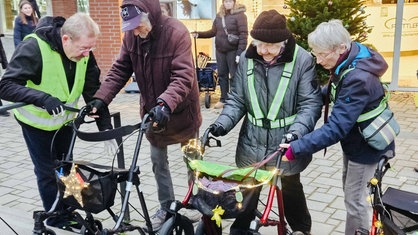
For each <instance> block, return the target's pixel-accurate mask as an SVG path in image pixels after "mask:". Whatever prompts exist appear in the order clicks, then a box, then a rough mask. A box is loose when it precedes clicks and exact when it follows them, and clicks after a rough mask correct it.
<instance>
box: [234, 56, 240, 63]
mask: <svg viewBox="0 0 418 235" xmlns="http://www.w3.org/2000/svg"><path fill="white" fill-rule="evenodd" d="M235 63H237V64H238V63H239V55H237V56H235Z"/></svg>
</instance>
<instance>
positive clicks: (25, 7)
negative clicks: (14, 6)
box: [13, 0, 38, 47]
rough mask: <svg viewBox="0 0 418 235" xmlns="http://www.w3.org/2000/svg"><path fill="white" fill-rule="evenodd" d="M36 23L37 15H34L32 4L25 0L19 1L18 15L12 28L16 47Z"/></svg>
mask: <svg viewBox="0 0 418 235" xmlns="http://www.w3.org/2000/svg"><path fill="white" fill-rule="evenodd" d="M37 23H38V17H36V15H35V12H34V11H33V8H32V4H31V3H30V2H28V1H26V0H23V1H21V2H20V4H19V15H18V16H16V19H15V24H14V28H13V41H14V44H15V47H17V45H18V44H19V43H20V42H21V41H22V40H23V38H25V37H26V35H28V34H30V33H32V31H33V30H34V29H35V27H36V24H37Z"/></svg>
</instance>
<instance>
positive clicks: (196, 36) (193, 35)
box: [191, 31, 199, 38]
mask: <svg viewBox="0 0 418 235" xmlns="http://www.w3.org/2000/svg"><path fill="white" fill-rule="evenodd" d="M191 34H192V37H194V38H198V37H199V33H197V32H196V31H194V32H191Z"/></svg>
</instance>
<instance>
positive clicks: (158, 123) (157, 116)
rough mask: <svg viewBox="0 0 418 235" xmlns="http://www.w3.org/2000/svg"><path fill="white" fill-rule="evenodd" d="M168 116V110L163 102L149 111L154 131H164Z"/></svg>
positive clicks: (169, 112)
mask: <svg viewBox="0 0 418 235" xmlns="http://www.w3.org/2000/svg"><path fill="white" fill-rule="evenodd" d="M170 114H171V110H170V108H169V107H168V106H167V105H166V104H165V103H164V102H163V101H159V102H158V104H157V106H155V107H154V108H152V109H151V110H150V111H149V115H150V117H151V120H152V122H153V123H152V127H153V129H154V131H163V130H164V129H165V126H166V125H167V122H168V121H169V120H170Z"/></svg>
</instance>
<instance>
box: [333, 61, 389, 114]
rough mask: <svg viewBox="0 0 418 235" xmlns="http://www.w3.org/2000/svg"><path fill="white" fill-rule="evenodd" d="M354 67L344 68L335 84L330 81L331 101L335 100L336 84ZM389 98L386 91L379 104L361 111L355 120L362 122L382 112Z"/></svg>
mask: <svg viewBox="0 0 418 235" xmlns="http://www.w3.org/2000/svg"><path fill="white" fill-rule="evenodd" d="M353 69H354V67H352V68H348V69H346V70H344V71H343V72H342V73H341V75H340V76H339V77H340V79H339V80H338V83H337V84H335V83H333V82H332V83H331V92H330V99H331V101H332V102H335V99H336V92H337V87H338V84H339V83H340V81H341V80H342V79H343V78H344V77H345V75H346V74H347V73H348V72H350V71H351V70H353ZM388 100H389V92H386V95H385V97H383V99H382V100H381V101H380V104H379V106H377V107H376V108H375V109H373V110H370V111H369V112H366V113H362V114H360V116H359V117H358V119H357V122H364V121H367V120H369V119H372V118H374V117H376V116H378V115H379V114H381V113H382V112H383V110H385V109H386V107H387V101H388Z"/></svg>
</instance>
